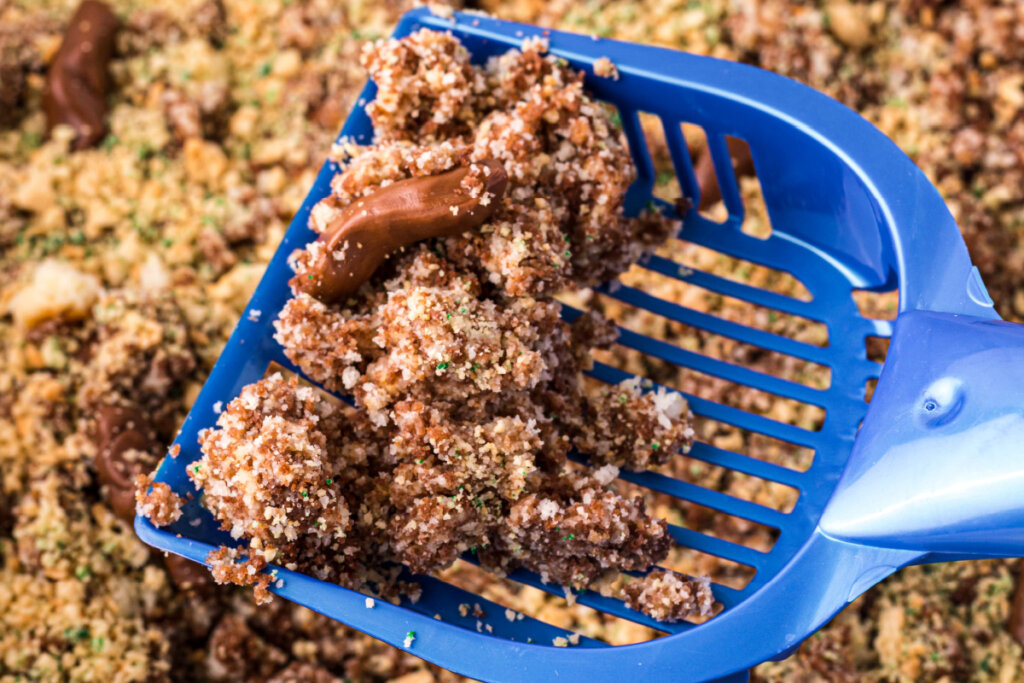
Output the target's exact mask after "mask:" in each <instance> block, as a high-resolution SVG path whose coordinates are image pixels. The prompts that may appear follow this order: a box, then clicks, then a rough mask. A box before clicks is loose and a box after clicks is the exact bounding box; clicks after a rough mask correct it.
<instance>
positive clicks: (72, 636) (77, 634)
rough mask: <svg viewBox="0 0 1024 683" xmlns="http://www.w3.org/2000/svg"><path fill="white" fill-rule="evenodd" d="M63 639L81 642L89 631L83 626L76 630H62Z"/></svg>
mask: <svg viewBox="0 0 1024 683" xmlns="http://www.w3.org/2000/svg"><path fill="white" fill-rule="evenodd" d="M64 637H65V638H67V639H68V640H82V639H83V638H88V637H89V629H88V628H86V627H85V626H79V627H78V628H66V629H64Z"/></svg>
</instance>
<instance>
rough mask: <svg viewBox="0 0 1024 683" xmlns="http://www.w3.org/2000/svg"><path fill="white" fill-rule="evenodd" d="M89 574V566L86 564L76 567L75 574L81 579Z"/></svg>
mask: <svg viewBox="0 0 1024 683" xmlns="http://www.w3.org/2000/svg"><path fill="white" fill-rule="evenodd" d="M89 574H90V571H89V568H88V567H86V566H85V565H82V566H80V567H78V568H77V569H75V576H77V577H78V578H79V579H84V578H85V577H87V576H89Z"/></svg>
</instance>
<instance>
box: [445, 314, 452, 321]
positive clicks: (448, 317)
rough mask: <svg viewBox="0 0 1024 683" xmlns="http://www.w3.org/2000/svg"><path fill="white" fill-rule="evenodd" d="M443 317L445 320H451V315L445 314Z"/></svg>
mask: <svg viewBox="0 0 1024 683" xmlns="http://www.w3.org/2000/svg"><path fill="white" fill-rule="evenodd" d="M444 315H445V320H451V319H452V314H451V313H445V314H444Z"/></svg>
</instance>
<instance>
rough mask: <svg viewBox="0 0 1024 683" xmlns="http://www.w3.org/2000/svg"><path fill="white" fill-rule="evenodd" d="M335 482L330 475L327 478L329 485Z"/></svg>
mask: <svg viewBox="0 0 1024 683" xmlns="http://www.w3.org/2000/svg"><path fill="white" fill-rule="evenodd" d="M333 483H334V480H333V479H331V478H330V477H328V478H327V485H328V486H330V485H331V484H333Z"/></svg>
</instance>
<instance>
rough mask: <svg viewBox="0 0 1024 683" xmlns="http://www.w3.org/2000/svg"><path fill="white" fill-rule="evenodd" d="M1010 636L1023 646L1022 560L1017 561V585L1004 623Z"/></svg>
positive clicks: (1023, 578) (1023, 574)
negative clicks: (1008, 615) (1008, 614)
mask: <svg viewBox="0 0 1024 683" xmlns="http://www.w3.org/2000/svg"><path fill="white" fill-rule="evenodd" d="M1006 629H1007V630H1008V631H1009V632H1010V635H1011V636H1012V637H1013V639H1014V640H1016V641H1017V642H1018V643H1020V644H1021V645H1024V560H1018V569H1017V585H1016V587H1015V588H1014V590H1013V603H1012V604H1011V605H1010V617H1009V619H1008V620H1007V623H1006Z"/></svg>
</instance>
